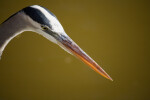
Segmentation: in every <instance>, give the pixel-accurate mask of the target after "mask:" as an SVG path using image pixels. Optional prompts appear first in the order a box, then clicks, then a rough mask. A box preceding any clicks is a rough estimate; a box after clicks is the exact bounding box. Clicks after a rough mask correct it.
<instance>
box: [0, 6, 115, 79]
mask: <svg viewBox="0 0 150 100" xmlns="http://www.w3.org/2000/svg"><path fill="white" fill-rule="evenodd" d="M24 31H33V32H36V33H39V34H40V35H42V36H44V37H45V38H47V39H48V40H50V41H52V42H54V43H56V44H58V45H59V46H60V47H62V48H63V49H64V50H66V51H67V52H68V53H70V54H72V55H75V56H76V57H78V58H79V59H81V60H82V61H83V62H84V63H86V64H87V65H89V66H90V67H91V68H92V69H93V70H95V71H96V72H97V73H99V74H100V75H102V76H104V77H105V78H107V79H110V80H112V78H111V77H110V76H109V75H108V74H107V73H106V72H105V71H104V70H103V69H102V68H101V67H100V66H99V65H98V64H97V63H96V62H95V61H94V60H93V59H92V58H90V57H89V56H88V55H87V54H86V53H85V52H84V51H83V50H82V49H81V48H80V47H79V46H78V45H77V44H76V43H75V42H74V41H73V40H72V39H71V38H70V37H69V36H68V35H67V34H66V33H65V31H64V29H63V27H62V25H61V24H60V22H59V21H58V19H57V18H56V16H55V15H54V14H53V13H51V12H50V11H49V10H48V9H46V8H44V7H41V6H39V5H33V6H29V7H26V8H24V9H22V10H20V11H19V12H17V13H15V14H14V15H12V16H11V17H9V18H8V19H7V20H6V21H4V22H3V23H2V24H1V25H0V57H1V55H2V52H3V50H4V48H5V47H6V45H7V44H8V43H9V41H10V40H11V39H13V38H14V37H15V36H17V35H19V34H20V33H22V32H24Z"/></svg>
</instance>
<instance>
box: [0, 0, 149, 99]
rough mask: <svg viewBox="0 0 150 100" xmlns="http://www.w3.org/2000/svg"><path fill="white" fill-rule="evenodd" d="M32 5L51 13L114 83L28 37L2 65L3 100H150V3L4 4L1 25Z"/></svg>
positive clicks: (43, 0)
mask: <svg viewBox="0 0 150 100" xmlns="http://www.w3.org/2000/svg"><path fill="white" fill-rule="evenodd" d="M33 4H38V5H41V6H44V7H46V8H48V9H49V10H50V11H52V12H53V13H54V14H55V15H56V16H57V18H58V19H59V21H60V22H61V24H62V25H63V27H64V29H65V30H66V33H67V34H68V35H69V36H70V37H71V38H72V39H73V40H74V41H75V42H76V43H77V44H78V45H79V46H80V47H81V48H82V49H83V50H84V51H85V52H87V53H88V54H89V55H90V56H91V57H92V58H93V59H94V60H95V61H96V62H97V63H98V64H99V65H101V66H102V68H104V69H105V71H106V72H107V73H108V74H109V75H110V76H111V77H112V78H113V79H114V81H113V82H111V81H109V80H107V79H105V78H103V77H102V76H100V75H99V74H97V73H96V72H94V71H93V70H91V69H90V68H89V67H88V66H87V65H85V64H83V63H82V62H81V61H79V60H78V59H76V58H75V57H73V56H71V55H69V54H68V53H66V52H64V51H63V50H62V49H61V48H59V47H58V46H57V45H55V44H53V43H51V42H49V41H48V40H46V39H45V38H43V37H42V36H40V35H38V34H36V33H33V32H25V33H23V34H21V35H19V36H17V37H16V38H15V39H13V40H12V41H11V42H10V43H9V44H8V46H7V47H6V49H5V51H4V53H3V55H2V59H1V60H0V100H149V98H150V95H149V90H150V86H149V84H150V78H149V76H150V74H149V73H150V72H149V71H150V64H149V58H150V10H149V4H150V2H149V1H148V0H0V23H2V22H3V21H5V20H6V19H7V18H8V17H9V16H11V15H12V14H14V13H16V12H17V11H19V10H20V9H22V8H24V7H26V6H29V5H33Z"/></svg>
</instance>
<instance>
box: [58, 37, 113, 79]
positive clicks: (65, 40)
mask: <svg viewBox="0 0 150 100" xmlns="http://www.w3.org/2000/svg"><path fill="white" fill-rule="evenodd" d="M60 38H61V39H59V42H60V43H59V45H61V46H63V47H65V49H67V51H69V52H70V53H72V54H73V55H75V56H76V57H77V58H79V59H80V60H82V61H83V62H84V63H85V64H87V65H89V66H90V67H91V68H92V69H93V70H95V71H96V72H97V73H99V74H100V75H102V76H103V77H105V78H107V79H109V80H111V81H113V80H112V78H111V77H110V76H109V75H108V74H107V73H106V72H105V71H104V70H103V69H102V68H101V67H100V66H99V65H98V64H97V63H96V62H95V61H94V60H93V59H92V58H91V57H89V56H88V55H87V54H86V53H85V52H84V51H83V50H82V49H81V48H80V47H79V46H78V45H77V44H76V43H75V42H74V41H73V40H72V39H71V38H70V37H68V36H63V35H61V37H60Z"/></svg>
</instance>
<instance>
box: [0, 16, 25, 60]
mask: <svg viewBox="0 0 150 100" xmlns="http://www.w3.org/2000/svg"><path fill="white" fill-rule="evenodd" d="M20 16H21V15H19V14H15V15H14V16H12V17H10V18H9V19H8V20H6V21H5V22H4V23H2V24H1V25H0V57H1V55H2V52H3V50H4V48H5V47H6V45H7V44H8V43H9V41H10V40H11V39H13V38H14V37H15V36H16V35H18V34H20V33H21V32H23V31H24V28H25V25H24V24H23V20H22V18H21V17H20Z"/></svg>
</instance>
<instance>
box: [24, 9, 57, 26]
mask: <svg viewBox="0 0 150 100" xmlns="http://www.w3.org/2000/svg"><path fill="white" fill-rule="evenodd" d="M44 9H45V8H44ZM45 10H46V11H48V10H47V9H45ZM23 11H24V12H25V14H26V15H28V16H30V17H31V18H32V19H33V20H34V21H36V22H38V23H40V24H43V25H47V26H49V27H50V28H52V26H51V25H50V22H49V20H48V19H47V17H46V16H45V15H44V14H43V13H42V12H41V11H40V10H38V9H36V8H33V7H26V8H24V9H23ZM48 12H49V13H50V11H48ZM50 14H51V15H52V16H54V14H52V13H50Z"/></svg>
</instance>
